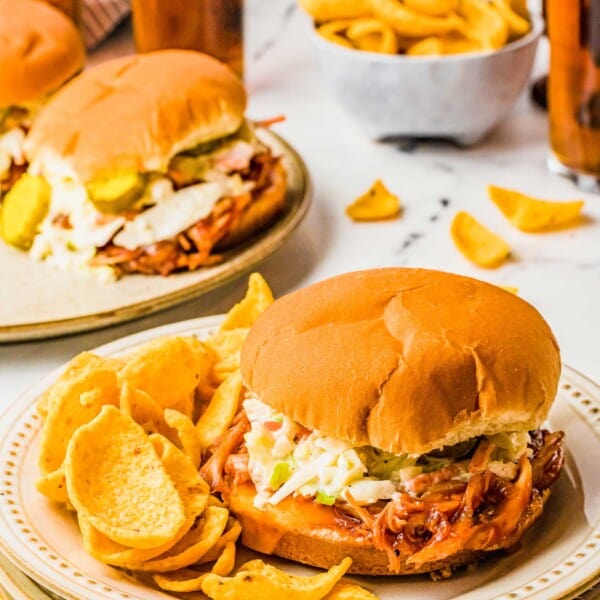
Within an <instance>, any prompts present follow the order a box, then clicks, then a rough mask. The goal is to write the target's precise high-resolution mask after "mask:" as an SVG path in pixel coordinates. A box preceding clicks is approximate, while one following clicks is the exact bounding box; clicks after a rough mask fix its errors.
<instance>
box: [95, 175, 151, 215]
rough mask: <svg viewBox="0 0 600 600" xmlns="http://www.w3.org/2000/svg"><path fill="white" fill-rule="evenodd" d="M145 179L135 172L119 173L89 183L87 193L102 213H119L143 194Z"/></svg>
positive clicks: (129, 206)
mask: <svg viewBox="0 0 600 600" xmlns="http://www.w3.org/2000/svg"><path fill="white" fill-rule="evenodd" d="M145 187H146V178H145V177H144V176H143V175H141V174H140V173H137V172H136V171H121V172H119V173H114V174H113V175H111V176H104V177H99V178H97V179H94V180H92V181H90V182H89V183H88V184H87V185H86V188H87V192H88V196H89V197H90V200H91V201H92V203H93V204H94V206H95V207H96V208H97V209H98V210H99V211H100V212H103V213H113V214H114V213H120V212H123V211H125V210H127V209H128V208H131V206H132V205H133V204H134V203H135V201H136V200H137V199H138V198H139V197H140V196H141V195H142V194H143V193H144V188H145Z"/></svg>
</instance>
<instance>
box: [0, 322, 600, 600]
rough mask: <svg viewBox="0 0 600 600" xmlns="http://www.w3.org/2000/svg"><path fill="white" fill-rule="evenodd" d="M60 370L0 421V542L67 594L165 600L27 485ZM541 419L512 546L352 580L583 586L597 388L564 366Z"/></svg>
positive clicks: (411, 586) (595, 536)
mask: <svg viewBox="0 0 600 600" xmlns="http://www.w3.org/2000/svg"><path fill="white" fill-rule="evenodd" d="M219 320H220V317H209V318H203V319H195V320H192V321H186V322H182V323H176V324H173V325H167V326H164V327H160V328H157V329H152V330H149V331H145V332H142V333H139V334H136V335H133V336H129V337H126V338H124V339H121V340H118V341H116V342H112V343H111V344H108V345H106V346H102V347H101V348H99V349H98V350H97V352H98V353H100V354H103V355H110V354H115V353H119V352H123V351H125V350H128V349H130V348H132V347H133V346H135V345H137V344H139V343H141V342H144V341H146V340H149V339H151V338H154V337H156V336H158V335H165V334H182V333H195V334H198V335H199V336H201V337H202V336H205V335H207V334H208V333H209V332H210V331H211V330H212V329H214V328H215V327H216V326H217V325H218V323H219ZM59 371H60V370H58V371H55V372H53V373H52V374H50V375H49V376H48V377H47V378H45V379H44V380H43V381H41V382H40V383H39V384H38V385H36V386H35V387H33V388H32V389H31V390H29V391H28V392H27V393H25V394H24V395H23V396H21V397H20V398H18V399H17V400H16V401H15V402H14V403H13V404H12V406H11V408H9V410H8V411H7V412H6V413H5V414H4V415H3V416H2V418H1V419H0V550H1V551H2V552H3V553H4V554H5V555H6V556H7V557H8V558H9V559H10V560H11V561H12V562H13V563H14V564H15V565H16V566H17V567H18V568H19V569H21V570H22V571H23V572H25V573H26V574H27V575H29V576H31V577H32V578H34V579H35V580H36V581H37V582H39V583H40V584H41V585H43V586H44V587H46V588H48V589H49V590H52V591H54V592H56V593H57V594H59V595H61V596H62V597H63V598H66V599H69V600H81V599H82V598H85V599H86V600H123V599H127V598H129V599H134V600H142V599H143V600H158V599H166V598H170V597H171V596H169V595H168V594H166V593H163V592H159V591H156V590H153V589H151V588H148V587H145V586H142V585H141V584H139V583H137V582H136V581H134V580H133V579H131V578H130V577H128V576H127V575H125V574H124V573H122V572H121V571H119V570H117V569H113V568H111V567H108V566H105V565H103V564H100V563H98V562H97V561H95V560H94V559H93V558H91V557H90V556H89V555H88V554H87V553H86V552H85V550H84V549H83V547H82V544H81V539H80V536H79V531H78V529H77V525H76V522H75V520H74V518H73V516H72V515H71V514H69V513H68V512H67V511H65V510H63V509H61V508H59V507H58V506H55V505H52V504H50V503H49V502H48V501H47V500H46V499H45V498H44V497H42V496H41V495H40V494H39V493H38V492H37V491H36V490H35V487H34V482H35V480H36V479H37V476H38V469H37V453H38V442H39V432H40V428H41V425H42V423H41V420H40V418H39V416H38V415H37V413H36V411H35V401H36V398H37V397H38V396H39V394H40V393H41V392H42V390H44V389H45V388H46V387H47V386H48V385H49V384H50V383H51V382H52V381H53V380H54V379H55V378H56V376H57V374H58V372H59ZM549 424H550V427H551V428H552V429H562V430H564V431H565V432H566V439H567V447H568V452H567V456H566V464H565V469H564V473H563V475H562V476H561V478H560V479H559V481H558V482H557V484H556V485H555V487H554V493H553V495H552V497H551V499H550V500H549V502H548V504H547V506H546V510H545V512H544V515H543V516H542V517H541V519H540V520H539V521H538V522H537V523H536V524H535V525H534V526H533V528H532V529H531V530H530V531H529V532H528V534H527V535H526V537H525V540H524V542H523V548H522V549H521V550H519V551H518V552H516V553H514V554H512V555H510V556H502V555H501V556H497V557H493V558H491V559H490V560H488V561H485V562H484V563H482V564H481V565H480V566H479V568H478V569H476V570H475V571H473V572H467V571H461V572H459V573H458V574H457V575H456V576H455V577H453V578H452V579H450V580H447V581H442V582H438V583H434V582H432V581H430V580H429V579H428V578H427V577H409V578H371V579H369V578H365V579H362V580H361V579H360V578H357V579H359V580H361V581H362V583H363V584H364V585H365V586H366V587H368V588H370V589H372V590H373V591H375V592H376V593H377V594H378V595H379V596H380V598H382V600H385V599H392V598H407V599H410V600H445V599H448V598H460V599H461V600H482V599H486V600H489V599H492V598H496V599H498V600H520V599H524V598H528V599H536V600H552V599H556V598H573V597H575V596H576V595H577V594H579V593H581V592H582V591H583V590H584V589H585V588H586V587H589V586H591V585H592V584H593V583H594V582H595V581H596V580H597V579H598V578H600V572H599V567H600V477H599V476H598V472H599V471H598V468H599V467H598V465H600V388H599V387H598V386H597V385H596V384H594V383H593V382H591V381H589V380H587V379H586V378H585V377H583V376H582V375H579V374H578V373H576V372H575V371H573V370H572V369H570V368H568V367H565V368H564V370H563V376H562V380H561V385H560V390H559V394H558V398H557V401H556V402H555V404H554V407H553V409H552V412H551V415H550V419H549ZM273 562H276V563H278V564H282V563H283V564H284V565H285V566H286V568H287V569H288V570H290V571H293V572H306V573H308V572H312V570H311V569H307V568H305V567H301V566H298V565H293V564H291V563H286V562H285V561H277V560H274V561H273Z"/></svg>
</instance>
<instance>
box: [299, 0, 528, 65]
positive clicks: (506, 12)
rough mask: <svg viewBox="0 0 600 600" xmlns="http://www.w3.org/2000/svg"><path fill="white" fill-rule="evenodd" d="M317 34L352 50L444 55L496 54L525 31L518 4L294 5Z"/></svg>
mask: <svg viewBox="0 0 600 600" xmlns="http://www.w3.org/2000/svg"><path fill="white" fill-rule="evenodd" d="M299 2H300V5H301V6H302V8H304V10H306V12H308V13H309V14H310V15H311V16H312V17H313V19H314V20H315V23H316V27H317V31H318V33H319V34H320V35H321V36H322V37H324V38H325V39H327V40H328V41H330V42H333V43H335V44H339V45H340V46H345V47H347V48H351V49H354V50H363V51H367V52H380V53H383V54H399V53H402V54H407V55H413V56H415V55H417V56H418V55H421V56H423V55H446V54H460V53H464V52H477V51H482V50H496V49H498V48H501V47H502V46H504V45H505V44H506V43H508V42H510V41H512V40H515V39H518V38H520V37H522V36H523V35H525V34H526V33H527V32H528V31H529V30H530V28H531V25H530V23H529V18H528V11H527V6H526V2H525V1H524V0H299Z"/></svg>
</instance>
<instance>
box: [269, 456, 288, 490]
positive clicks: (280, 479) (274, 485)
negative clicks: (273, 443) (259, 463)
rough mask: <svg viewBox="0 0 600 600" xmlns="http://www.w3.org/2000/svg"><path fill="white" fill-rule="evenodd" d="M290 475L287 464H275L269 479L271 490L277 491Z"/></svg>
mask: <svg viewBox="0 0 600 600" xmlns="http://www.w3.org/2000/svg"><path fill="white" fill-rule="evenodd" d="M291 474H292V469H291V468H290V465H289V464H288V463H286V462H280V463H277V464H276V465H275V466H274V467H273V472H272V473H271V479H269V486H270V487H271V489H272V490H278V489H279V488H280V487H281V486H282V485H283V484H284V483H285V482H286V481H287V480H288V479H289V478H290V475H291Z"/></svg>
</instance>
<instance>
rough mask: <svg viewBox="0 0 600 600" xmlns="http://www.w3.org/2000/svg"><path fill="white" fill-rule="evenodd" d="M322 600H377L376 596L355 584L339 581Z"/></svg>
mask: <svg viewBox="0 0 600 600" xmlns="http://www.w3.org/2000/svg"><path fill="white" fill-rule="evenodd" d="M324 600H377V596H376V595H375V594H371V592H369V591H367V590H365V588H363V587H361V586H360V585H357V584H356V583H346V582H345V581H341V582H340V583H336V584H335V587H334V588H333V589H332V590H331V591H330V592H329V594H327V596H325V598H324Z"/></svg>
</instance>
